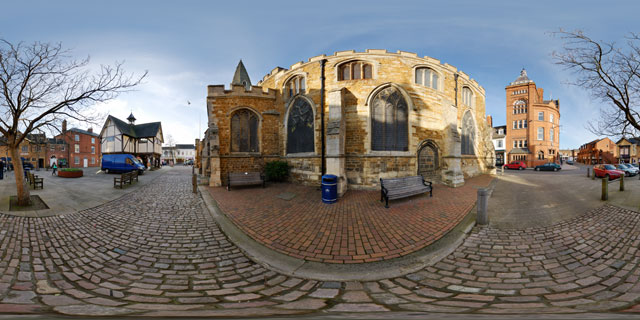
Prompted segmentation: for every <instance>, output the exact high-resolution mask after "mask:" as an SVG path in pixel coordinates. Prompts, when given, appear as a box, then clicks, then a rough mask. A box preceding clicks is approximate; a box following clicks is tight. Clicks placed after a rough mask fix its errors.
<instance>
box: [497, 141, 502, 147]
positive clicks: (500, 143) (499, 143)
mask: <svg viewBox="0 0 640 320" xmlns="http://www.w3.org/2000/svg"><path fill="white" fill-rule="evenodd" d="M498 148H502V140H498Z"/></svg>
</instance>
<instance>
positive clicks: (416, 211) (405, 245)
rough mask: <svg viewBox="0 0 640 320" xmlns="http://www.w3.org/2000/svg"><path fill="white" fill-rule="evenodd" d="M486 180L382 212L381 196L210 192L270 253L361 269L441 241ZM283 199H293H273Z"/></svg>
mask: <svg viewBox="0 0 640 320" xmlns="http://www.w3.org/2000/svg"><path fill="white" fill-rule="evenodd" d="M491 179H492V178H491V176H489V175H485V176H480V177H476V178H473V179H470V180H467V181H466V184H465V186H464V187H461V188H448V187H445V186H441V185H437V186H435V188H434V191H433V197H429V196H428V195H422V196H415V197H411V198H406V199H402V200H397V201H391V203H390V208H389V209H386V208H385V207H384V204H383V203H381V202H380V201H379V200H380V191H363V190H350V191H348V192H347V193H346V194H345V196H344V197H343V198H340V200H339V201H338V202H337V203H335V204H324V203H322V201H321V194H320V191H319V190H317V189H318V188H315V187H307V186H300V185H294V184H278V183H275V184H269V186H268V187H267V188H264V189H263V188H259V187H257V188H236V189H233V190H232V191H227V190H226V189H225V188H223V187H218V188H209V191H210V193H211V195H212V197H213V198H214V199H215V200H216V202H217V203H218V206H219V207H220V209H222V211H223V212H224V213H225V214H227V216H228V217H229V218H231V220H232V221H233V222H234V223H235V224H236V225H237V226H238V227H239V228H240V229H242V230H243V231H244V232H245V233H247V234H248V235H250V236H251V237H252V238H253V239H254V240H256V241H258V242H260V243H262V244H264V245H265V246H267V247H269V248H271V249H274V250H276V251H279V252H281V253H284V254H287V255H290V256H292V257H296V258H300V259H305V260H309V261H318V262H325V263H362V262H372V261H380V260H389V259H393V258H397V257H400V256H404V255H407V254H410V253H412V252H415V251H417V250H419V249H422V248H424V247H425V246H427V245H429V244H431V243H433V242H434V241H436V240H438V239H440V238H441V237H442V236H444V235H445V234H446V233H447V232H448V231H449V230H451V229H452V228H454V227H455V226H457V225H458V223H460V221H461V220H462V219H463V218H464V216H465V215H466V213H467V212H469V210H471V208H473V206H474V204H475V200H476V197H477V195H476V191H477V188H478V187H480V186H481V187H486V186H487V185H488V184H489V182H490V181H491ZM284 193H293V194H295V198H293V199H292V200H289V201H287V200H283V199H280V198H278V197H277V196H278V195H280V194H284Z"/></svg>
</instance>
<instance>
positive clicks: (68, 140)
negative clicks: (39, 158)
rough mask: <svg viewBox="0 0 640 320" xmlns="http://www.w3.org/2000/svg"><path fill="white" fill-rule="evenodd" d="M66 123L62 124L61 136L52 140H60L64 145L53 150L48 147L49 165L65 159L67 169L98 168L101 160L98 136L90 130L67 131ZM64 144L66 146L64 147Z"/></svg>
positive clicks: (76, 129) (61, 144) (60, 144)
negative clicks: (54, 158)
mask: <svg viewBox="0 0 640 320" xmlns="http://www.w3.org/2000/svg"><path fill="white" fill-rule="evenodd" d="M66 127H67V123H66V121H64V122H63V123H62V134H59V135H57V136H56V137H55V138H54V140H62V141H64V143H59V144H56V145H55V147H54V148H55V150H51V148H52V144H50V145H49V148H48V149H49V152H50V154H49V161H50V162H49V164H51V161H53V160H52V159H53V158H52V157H53V156H55V157H56V158H57V159H60V158H62V159H66V160H67V161H66V162H67V164H68V167H69V168H87V167H99V166H100V161H101V159H102V153H101V151H100V136H99V135H98V134H97V133H94V132H93V129H92V128H89V129H88V130H82V129H78V128H71V129H69V130H67V128H66ZM65 144H66V145H65Z"/></svg>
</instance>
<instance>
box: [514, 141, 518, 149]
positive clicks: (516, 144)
mask: <svg viewBox="0 0 640 320" xmlns="http://www.w3.org/2000/svg"><path fill="white" fill-rule="evenodd" d="M513 147H514V148H517V147H518V140H513Z"/></svg>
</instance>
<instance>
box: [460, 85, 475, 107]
mask: <svg viewBox="0 0 640 320" xmlns="http://www.w3.org/2000/svg"><path fill="white" fill-rule="evenodd" d="M462 103H463V104H464V105H466V106H470V107H472V106H473V91H471V89H469V87H464V88H462Z"/></svg>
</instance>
